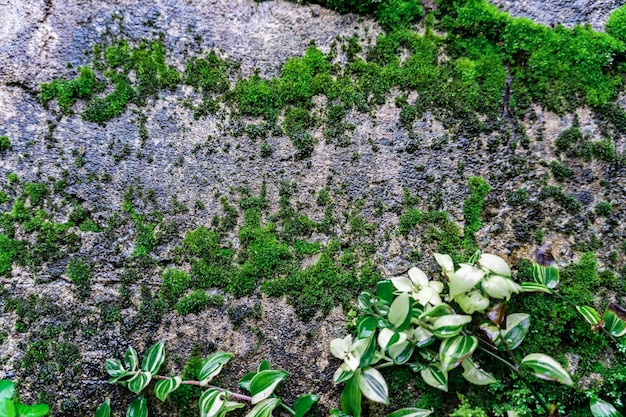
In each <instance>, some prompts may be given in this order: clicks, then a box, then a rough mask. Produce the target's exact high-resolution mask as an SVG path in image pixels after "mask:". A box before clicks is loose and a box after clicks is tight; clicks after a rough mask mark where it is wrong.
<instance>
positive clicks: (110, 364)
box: [104, 359, 126, 378]
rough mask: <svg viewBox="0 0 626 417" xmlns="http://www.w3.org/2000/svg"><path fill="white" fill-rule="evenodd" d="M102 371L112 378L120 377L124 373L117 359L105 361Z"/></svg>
mask: <svg viewBox="0 0 626 417" xmlns="http://www.w3.org/2000/svg"><path fill="white" fill-rule="evenodd" d="M104 369H106V371H107V373H108V374H109V375H111V376H112V377H113V378H117V377H120V376H122V375H124V374H125V373H126V369H124V365H122V362H120V360H119V359H107V360H106V362H105V363H104Z"/></svg>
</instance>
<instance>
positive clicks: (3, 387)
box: [0, 379, 50, 417]
mask: <svg viewBox="0 0 626 417" xmlns="http://www.w3.org/2000/svg"><path fill="white" fill-rule="evenodd" d="M16 397H17V396H16V394H15V384H13V381H9V380H6V379H3V380H0V417H43V416H47V415H48V413H50V407H49V406H48V405H47V404H33V405H25V404H22V403H21V402H19V400H18V399H17V398H16Z"/></svg>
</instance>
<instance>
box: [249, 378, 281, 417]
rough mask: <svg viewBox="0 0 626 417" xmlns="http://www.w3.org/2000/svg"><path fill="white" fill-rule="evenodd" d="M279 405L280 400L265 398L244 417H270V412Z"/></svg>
mask: <svg viewBox="0 0 626 417" xmlns="http://www.w3.org/2000/svg"><path fill="white" fill-rule="evenodd" d="M263 372H267V371H263ZM279 404H280V400H279V399H278V398H266V399H265V400H263V401H261V402H260V403H258V404H257V405H256V406H255V407H254V408H253V409H252V410H250V412H249V413H248V414H246V415H245V417H271V415H272V411H273V410H274V409H275V408H276V407H278V405H279Z"/></svg>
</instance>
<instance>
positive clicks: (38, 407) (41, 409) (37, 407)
mask: <svg viewBox="0 0 626 417" xmlns="http://www.w3.org/2000/svg"><path fill="white" fill-rule="evenodd" d="M15 408H16V410H15V411H16V413H15V414H16V416H18V417H43V416H47V415H48V413H50V407H49V406H48V404H34V405H24V404H16V407H15Z"/></svg>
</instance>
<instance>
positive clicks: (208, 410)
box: [198, 388, 226, 417]
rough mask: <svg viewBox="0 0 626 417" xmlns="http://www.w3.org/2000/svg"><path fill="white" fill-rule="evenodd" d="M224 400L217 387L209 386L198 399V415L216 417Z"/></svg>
mask: <svg viewBox="0 0 626 417" xmlns="http://www.w3.org/2000/svg"><path fill="white" fill-rule="evenodd" d="M225 402H226V400H225V399H224V395H223V392H222V391H221V390H219V389H217V388H211V389H208V390H206V391H204V392H203V393H202V395H201V396H200V399H199V400H198V408H199V409H200V417H216V416H219V415H220V414H221V413H222V409H223V408H224V404H225Z"/></svg>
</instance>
